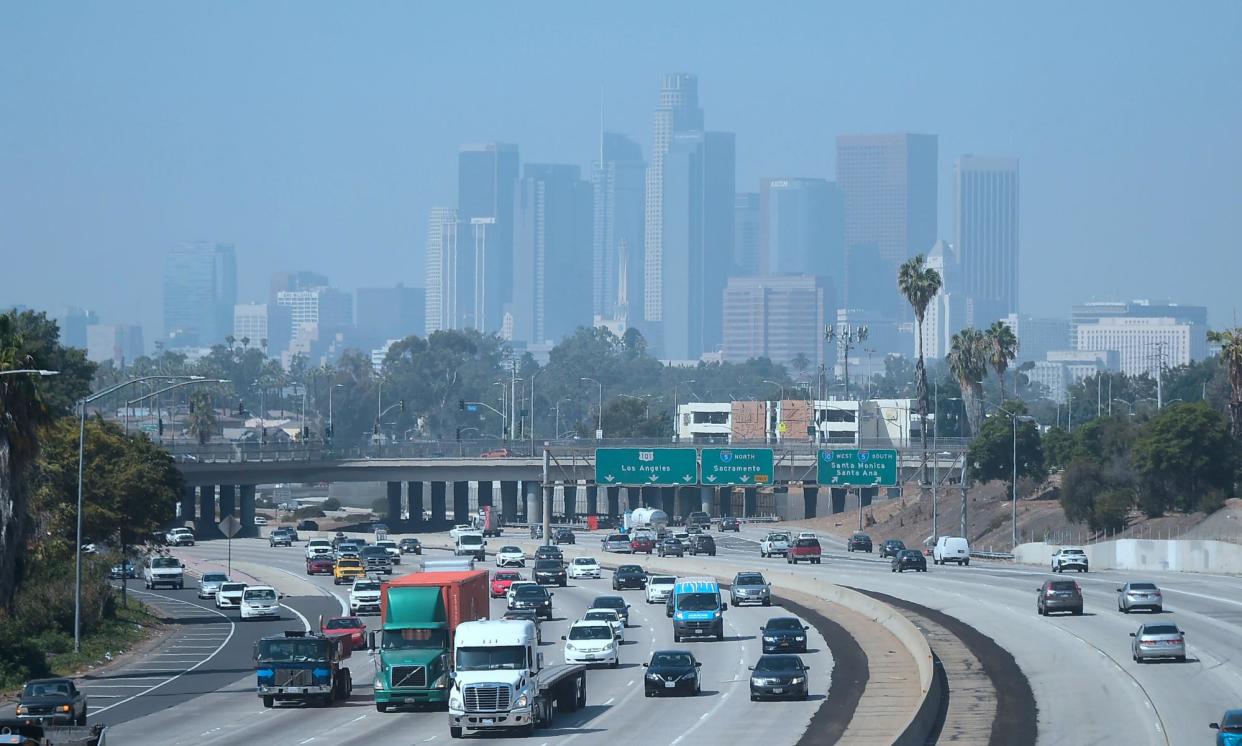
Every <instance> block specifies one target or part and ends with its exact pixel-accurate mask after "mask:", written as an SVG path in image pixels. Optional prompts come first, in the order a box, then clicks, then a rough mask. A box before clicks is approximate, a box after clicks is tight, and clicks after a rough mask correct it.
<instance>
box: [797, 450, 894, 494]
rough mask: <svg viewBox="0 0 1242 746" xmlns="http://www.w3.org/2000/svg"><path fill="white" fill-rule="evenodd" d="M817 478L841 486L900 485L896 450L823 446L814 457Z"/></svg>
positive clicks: (816, 479)
mask: <svg viewBox="0 0 1242 746" xmlns="http://www.w3.org/2000/svg"><path fill="white" fill-rule="evenodd" d="M815 464H816V469H815V481H817V482H818V483H819V484H821V485H834V486H839V487H846V486H848V487H871V486H875V485H880V486H884V487H895V486H896V485H897V451H896V450H893V449H891V448H873V449H871V450H859V449H855V448H836V449H833V450H822V451H820V452H819V458H817V459H815Z"/></svg>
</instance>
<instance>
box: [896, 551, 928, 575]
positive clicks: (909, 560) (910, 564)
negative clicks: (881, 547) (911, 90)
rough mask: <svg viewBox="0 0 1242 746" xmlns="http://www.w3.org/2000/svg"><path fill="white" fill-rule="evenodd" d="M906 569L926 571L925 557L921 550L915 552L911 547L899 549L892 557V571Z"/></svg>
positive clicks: (903, 570)
mask: <svg viewBox="0 0 1242 746" xmlns="http://www.w3.org/2000/svg"><path fill="white" fill-rule="evenodd" d="M906 570H916V571H918V572H927V558H926V557H924V556H923V553H922V552H916V551H914V550H913V549H903V550H901V551H900V552H898V553H897V554H896V556H894V557H893V572H905V571H906Z"/></svg>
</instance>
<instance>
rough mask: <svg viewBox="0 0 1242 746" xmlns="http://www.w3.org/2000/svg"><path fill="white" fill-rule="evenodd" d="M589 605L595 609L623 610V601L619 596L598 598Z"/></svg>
mask: <svg viewBox="0 0 1242 746" xmlns="http://www.w3.org/2000/svg"><path fill="white" fill-rule="evenodd" d="M591 605H592V606H594V607H595V608H597V609H624V608H625V599H624V598H621V597H620V596H600V597H599V598H597V599H595V602H594V603H592V604H591Z"/></svg>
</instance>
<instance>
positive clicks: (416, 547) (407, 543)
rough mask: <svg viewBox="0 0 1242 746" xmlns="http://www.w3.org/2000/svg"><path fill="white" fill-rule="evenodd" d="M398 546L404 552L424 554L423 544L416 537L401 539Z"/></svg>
mask: <svg viewBox="0 0 1242 746" xmlns="http://www.w3.org/2000/svg"><path fill="white" fill-rule="evenodd" d="M397 548H398V549H400V550H401V553H402V554H422V553H423V545H422V544H420V543H418V539H414V538H409V539H402V540H401V541H399V542H397Z"/></svg>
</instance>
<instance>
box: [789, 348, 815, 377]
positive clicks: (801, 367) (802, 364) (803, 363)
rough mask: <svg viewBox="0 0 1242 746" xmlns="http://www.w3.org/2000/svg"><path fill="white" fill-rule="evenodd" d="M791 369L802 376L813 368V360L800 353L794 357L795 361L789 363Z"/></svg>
mask: <svg viewBox="0 0 1242 746" xmlns="http://www.w3.org/2000/svg"><path fill="white" fill-rule="evenodd" d="M789 367H791V368H793V369H794V372H795V373H799V374H800V373H802V372H803V371H805V370H806V369H807V368H809V367H811V360H810V359H809V358H808V357H807V356H806V353H805V352H799V353H798V354H797V355H794V357H793V360H790V361H789Z"/></svg>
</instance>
